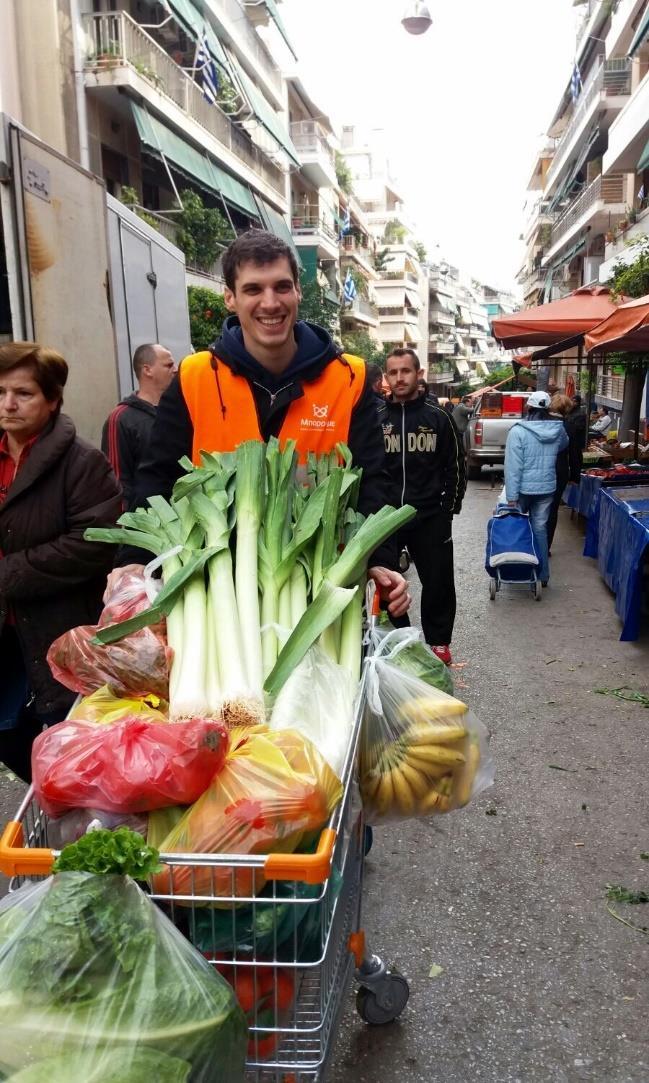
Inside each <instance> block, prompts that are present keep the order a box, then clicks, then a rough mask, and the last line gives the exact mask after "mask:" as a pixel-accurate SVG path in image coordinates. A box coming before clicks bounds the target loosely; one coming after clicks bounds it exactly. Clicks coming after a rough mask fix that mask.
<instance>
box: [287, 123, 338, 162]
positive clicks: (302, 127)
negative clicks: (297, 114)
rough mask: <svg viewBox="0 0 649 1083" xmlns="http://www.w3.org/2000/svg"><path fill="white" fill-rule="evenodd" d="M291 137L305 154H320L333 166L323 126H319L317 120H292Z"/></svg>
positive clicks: (332, 157) (332, 158)
mask: <svg viewBox="0 0 649 1083" xmlns="http://www.w3.org/2000/svg"><path fill="white" fill-rule="evenodd" d="M291 139H292V140H293V143H294V145H295V147H297V149H298V150H301V151H304V153H305V154H308V153H311V154H322V155H323V156H324V157H325V158H326V159H327V160H328V161H329V162H330V164H331V165H332V166H334V156H333V154H332V151H331V147H330V146H329V144H328V143H327V140H326V136H325V131H324V128H321V127H320V125H319V124H318V122H317V121H315V120H296V121H293V123H292V124H291ZM334 168H335V167H334Z"/></svg>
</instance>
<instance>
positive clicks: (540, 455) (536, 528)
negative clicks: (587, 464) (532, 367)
mask: <svg viewBox="0 0 649 1083" xmlns="http://www.w3.org/2000/svg"><path fill="white" fill-rule="evenodd" d="M566 447H568V434H567V433H566V430H565V428H564V425H563V421H560V420H553V419H552V418H551V417H550V396H549V395H548V393H547V391H533V392H532V394H531V395H530V397H529V399H528V400H527V418H526V419H525V420H524V421H517V422H516V424H515V425H513V426H512V428H511V429H510V430H509V435H508V437H507V443H506V445H505V490H506V495H507V503H508V504H512V505H518V507H519V508H520V509H521V511H525V512H529V516H530V522H531V525H532V533H533V535H534V542H535V544H536V549H537V553H538V557H539V577H540V579H541V582H542V584H543V586H544V587H547V585H548V582H549V579H550V561H549V560H548V519H549V517H550V511H551V509H552V501H553V499H554V493H555V490H556V487H557V472H556V471H557V455H558V454H559V452H561V451H563V449H564V448H566Z"/></svg>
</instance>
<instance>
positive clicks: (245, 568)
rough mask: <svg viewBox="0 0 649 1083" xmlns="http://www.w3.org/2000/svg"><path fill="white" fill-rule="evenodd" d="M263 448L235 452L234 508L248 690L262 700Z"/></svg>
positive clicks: (251, 443)
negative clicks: (260, 554)
mask: <svg viewBox="0 0 649 1083" xmlns="http://www.w3.org/2000/svg"><path fill="white" fill-rule="evenodd" d="M265 458H266V446H265V444H262V443H261V442H260V441H259V440H247V441H246V442H245V443H243V444H240V445H239V447H238V448H237V452H236V464H237V477H236V490H235V507H236V514H237V556H236V569H235V586H236V598H237V608H238V610H239V620H240V622H241V641H242V643H243V645H244V650H245V663H246V673H247V676H248V686H249V688H250V690H251V692H252V694H253V695H254V696H256V695H258V696H259V698H260V699H261V698H262V685H263V679H264V678H263V665H262V656H261V625H260V620H259V592H258V588H257V574H258V572H257V563H258V541H259V530H260V527H261V520H262V516H263V510H264V496H263V483H264V469H265Z"/></svg>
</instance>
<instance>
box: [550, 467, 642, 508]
mask: <svg viewBox="0 0 649 1083" xmlns="http://www.w3.org/2000/svg"><path fill="white" fill-rule="evenodd" d="M648 483H649V471H646V470H643V471H639V472H638V473H637V474H626V475H618V476H617V477H614V476H609V477H606V476H605V475H602V474H594V475H593V474H586V473H583V474H582V475H581V477H580V479H579V485H566V488H565V490H564V493H563V502H564V504H565V505H566V507H568V508H570V509H571V510H572V511H576V512H577V513H578V514H579V515H583V517H584V519H588V520H590V518H591V517H592V516H593V515H595V514H596V512H597V494H598V493H599V491H600V489H601V488H602V486H604V487H605V488H607V489H608V488H616V487H618V486H626V487H629V486H633V485H646V484H648Z"/></svg>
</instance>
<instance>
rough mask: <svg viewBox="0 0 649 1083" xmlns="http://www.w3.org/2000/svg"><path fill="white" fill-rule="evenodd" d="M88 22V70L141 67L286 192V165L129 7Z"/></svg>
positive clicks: (246, 162)
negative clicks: (208, 95) (215, 100)
mask: <svg viewBox="0 0 649 1083" xmlns="http://www.w3.org/2000/svg"><path fill="white" fill-rule="evenodd" d="M84 25H85V29H86V33H87V34H88V38H89V42H90V51H89V55H88V56H87V57H86V60H85V62H84V67H85V70H86V71H95V72H101V71H107V70H110V69H111V68H116V67H124V66H127V67H129V68H131V69H132V70H134V71H136V72H137V73H138V74H139V75H140V76H141V77H142V78H143V79H146V80H147V82H149V83H151V85H152V86H154V87H155V89H156V90H158V91H159V92H160V93H161V94H163V95H164V96H166V97H167V98H170V99H171V101H173V102H174V103H175V105H177V106H178V108H179V109H181V110H182V111H183V113H185V114H187V116H190V117H191V118H192V120H195V121H196V123H197V124H200V126H201V127H202V128H204V129H205V130H206V131H207V132H209V134H210V135H211V136H212V137H213V138H214V139H215V140H216V141H217V142H218V143H220V144H222V146H224V147H226V148H227V149H228V150H229V151H231V153H232V154H234V155H235V156H236V157H237V158H238V159H239V160H240V161H241V162H243V163H244V165H246V166H248V168H249V169H251V170H253V172H255V173H256V174H257V175H258V176H259V177H261V178H262V179H263V180H264V181H265V182H266V183H267V184H269V185H270V186H271V188H273V189H274V190H275V191H276V192H278V193H280V194H281V195H284V191H285V181H284V174H283V173H282V171H281V169H278V167H277V166H275V165H274V164H273V163H272V162H271V161H270V159H269V158H267V157H266V156H265V155H264V154H262V152H261V151H260V150H259V148H258V147H255V146H254V145H253V144H252V143H251V142H250V140H249V138H248V136H247V135H245V134H244V132H242V131H241V129H240V128H238V127H237V126H236V125H235V124H233V122H232V121H231V120H230V118H229V117H228V115H227V114H226V113H224V112H223V110H222V109H220V108H219V106H218V105H210V104H209V103H208V102H207V101H206V100H205V98H204V97H203V94H202V91H201V89H200V87H199V86H197V84H196V83H195V82H194V81H193V80H192V79H190V78H189V76H188V75H187V74H186V72H184V71H183V69H182V68H181V67H179V66H178V64H176V63H175V61H173V60H172V59H171V57H170V56H169V55H168V54H167V53H166V52H165V51H164V49H162V48H161V46H159V45H158V43H157V42H155V41H154V40H153V38H151V37H149V35H148V34H147V33H146V31H144V30H143V29H142V27H141V26H139V25H138V23H136V22H135V21H134V20H133V19H131V17H130V15H127V14H126V12H124V11H120V12H115V13H114V14H109V15H86V16H84Z"/></svg>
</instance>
